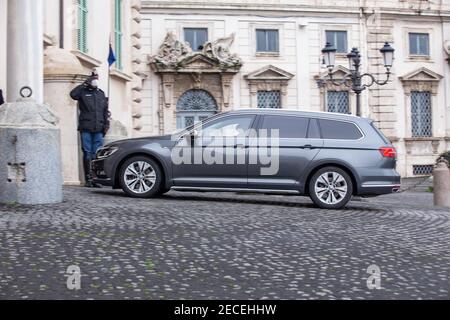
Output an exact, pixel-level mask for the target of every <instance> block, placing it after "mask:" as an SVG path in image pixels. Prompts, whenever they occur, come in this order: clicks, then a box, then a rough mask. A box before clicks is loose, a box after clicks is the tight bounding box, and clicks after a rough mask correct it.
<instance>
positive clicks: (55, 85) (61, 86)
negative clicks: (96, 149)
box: [44, 47, 88, 186]
mask: <svg viewBox="0 0 450 320" xmlns="http://www.w3.org/2000/svg"><path fill="white" fill-rule="evenodd" d="M84 73H85V72H84V69H83V66H82V65H81V63H80V62H79V61H78V59H77V57H75V56H74V55H73V54H72V53H70V52H69V51H68V50H65V49H60V48H57V47H49V48H47V49H46V50H45V51H44V98H45V101H46V102H47V103H49V104H50V105H51V106H52V110H53V112H54V113H55V114H56V116H57V117H58V118H59V119H60V123H59V129H60V132H61V155H62V168H63V179H64V184H65V185H76V186H79V185H80V184H81V181H82V179H84V177H83V174H82V170H81V168H82V165H81V161H80V159H81V155H80V153H81V150H80V143H79V137H78V136H79V134H78V107H77V101H74V100H72V98H71V97H70V95H69V94H70V91H71V90H72V89H73V88H75V87H76V86H77V85H80V84H81V83H82V82H84V81H85V80H86V79H87V77H88V74H84Z"/></svg>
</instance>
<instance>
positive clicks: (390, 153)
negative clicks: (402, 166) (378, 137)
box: [380, 147, 397, 158]
mask: <svg viewBox="0 0 450 320" xmlns="http://www.w3.org/2000/svg"><path fill="white" fill-rule="evenodd" d="M380 152H381V155H382V156H383V157H385V158H395V157H397V151H396V150H395V148H394V147H381V148H380Z"/></svg>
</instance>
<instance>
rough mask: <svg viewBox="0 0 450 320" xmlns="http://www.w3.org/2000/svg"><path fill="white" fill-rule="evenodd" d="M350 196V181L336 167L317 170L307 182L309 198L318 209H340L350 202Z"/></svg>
mask: <svg viewBox="0 0 450 320" xmlns="http://www.w3.org/2000/svg"><path fill="white" fill-rule="evenodd" d="M352 194H353V183H352V179H351V178H350V176H349V175H348V173H347V172H345V171H344V170H342V169H340V168H337V167H326V168H322V169H320V170H318V171H317V172H316V173H314V175H313V176H312V178H311V180H310V182H309V196H310V198H311V200H312V201H313V202H314V203H315V204H316V205H317V206H318V207H320V208H324V209H341V208H343V207H344V206H345V205H346V204H347V203H348V202H349V201H350V199H351V197H352Z"/></svg>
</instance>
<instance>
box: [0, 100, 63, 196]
mask: <svg viewBox="0 0 450 320" xmlns="http://www.w3.org/2000/svg"><path fill="white" fill-rule="evenodd" d="M30 94H31V93H30ZM57 121H58V119H57V118H56V116H55V115H54V114H53V113H52V111H51V110H50V108H49V107H48V106H47V105H40V104H38V103H36V101H35V100H33V99H31V98H22V99H19V100H18V101H17V102H14V103H7V104H4V105H2V106H1V107H0V150H1V153H0V203H17V204H27V205H35V204H48V203H58V202H61V201H62V175H61V154H60V137H59V135H60V133H59V130H58V128H57V127H56V123H57Z"/></svg>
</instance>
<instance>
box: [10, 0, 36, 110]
mask: <svg viewBox="0 0 450 320" xmlns="http://www.w3.org/2000/svg"><path fill="white" fill-rule="evenodd" d="M43 37H44V21H43V1H42V0H14V1H8V45H7V46H6V47H7V79H8V80H7V100H8V101H10V102H14V101H17V99H19V98H20V95H19V92H20V89H21V88H22V87H24V86H29V87H30V88H32V89H33V97H34V100H36V102H37V103H39V104H41V103H43V101H44V96H43V92H44V89H43V83H44V81H43V73H42V70H43V41H44V39H43Z"/></svg>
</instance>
